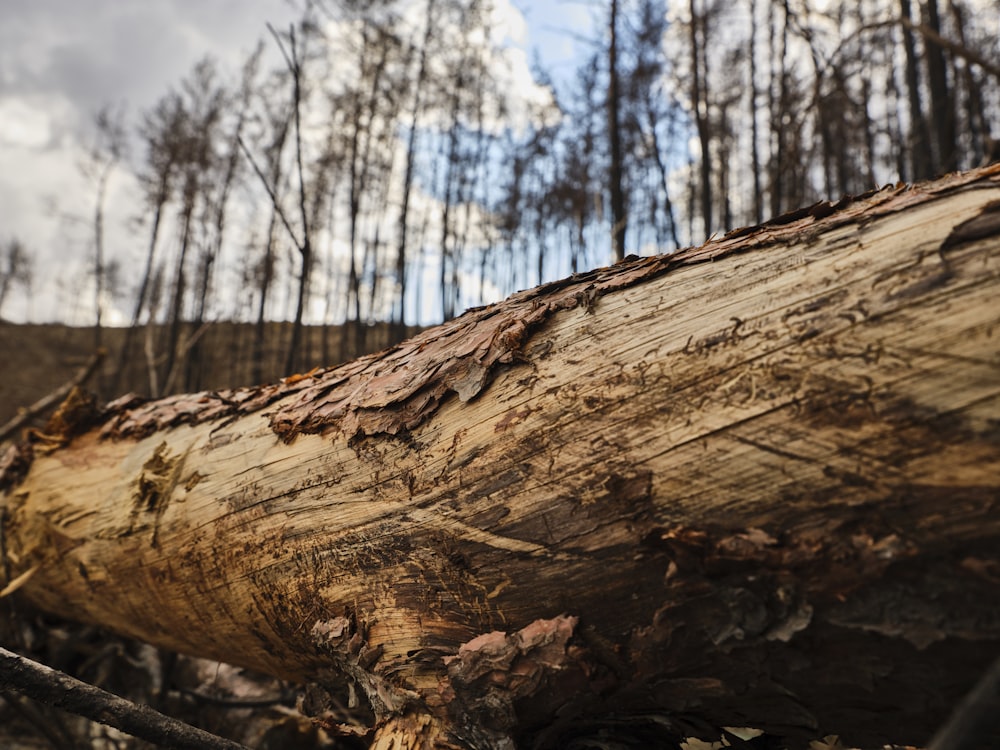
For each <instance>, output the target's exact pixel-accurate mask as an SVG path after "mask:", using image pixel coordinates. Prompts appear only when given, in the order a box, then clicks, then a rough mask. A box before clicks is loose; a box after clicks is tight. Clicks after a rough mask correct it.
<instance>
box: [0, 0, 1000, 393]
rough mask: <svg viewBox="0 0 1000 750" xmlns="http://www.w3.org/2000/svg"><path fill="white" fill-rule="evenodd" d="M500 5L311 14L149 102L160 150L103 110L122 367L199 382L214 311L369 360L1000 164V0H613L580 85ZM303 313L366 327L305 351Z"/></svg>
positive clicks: (98, 267) (100, 283)
mask: <svg viewBox="0 0 1000 750" xmlns="http://www.w3.org/2000/svg"><path fill="white" fill-rule="evenodd" d="M501 5H502V4H501V2H500V0H496V1H495V2H494V0H361V1H360V2H359V1H357V0H355V1H353V2H349V1H348V0H343V1H342V2H339V3H338V2H333V0H325V1H324V2H310V3H308V4H307V10H306V11H304V12H303V14H302V17H301V20H300V21H299V22H298V23H297V24H296V25H295V26H294V27H293V28H288V29H273V28H270V29H269V30H268V33H267V34H266V36H265V38H264V39H263V41H262V42H261V46H260V47H259V48H258V50H257V51H256V52H255V53H254V54H253V55H251V56H250V57H249V59H248V60H247V61H246V63H245V65H244V66H243V69H242V70H241V71H239V72H238V74H236V72H234V71H223V70H220V69H219V67H218V66H217V65H216V64H215V63H213V62H212V61H211V60H206V61H205V62H202V63H201V64H199V65H198V66H197V67H196V68H195V69H194V70H193V71H192V72H191V74H190V75H189V76H187V77H186V78H185V79H184V81H182V82H181V83H180V84H179V86H178V88H177V89H176V90H173V91H170V92H168V93H166V94H165V95H164V96H163V98H162V99H161V100H160V101H159V103H158V104H157V105H156V106H155V107H154V108H152V109H151V110H150V111H148V112H145V113H143V115H142V117H141V122H140V124H139V125H138V128H137V135H138V139H139V141H140V142H141V144H142V149H141V152H142V156H141V159H139V158H136V159H134V160H126V159H125V158H124V154H125V152H126V148H125V147H126V144H127V143H128V142H129V141H130V140H131V139H133V138H134V137H135V136H134V135H132V134H131V131H130V130H129V128H128V127H127V126H126V124H125V121H124V118H123V116H122V115H121V114H120V113H116V112H113V111H110V110H109V111H106V112H104V113H102V115H101V116H100V117H99V118H98V121H97V124H98V128H97V132H98V135H99V137H98V139H97V140H96V142H95V144H94V146H93V148H92V149H91V152H90V159H89V162H88V163H89V167H88V169H89V172H88V175H89V176H90V177H91V182H92V184H93V185H94V187H95V202H94V205H95V212H94V220H93V242H92V243H91V246H92V248H93V253H92V257H91V259H90V261H89V265H90V268H91V275H92V277H93V281H92V282H91V285H90V286H91V288H92V289H93V291H94V296H93V299H94V318H95V320H96V328H95V337H96V338H97V340H98V343H99V341H100V331H101V325H102V311H103V310H104V309H105V307H106V306H107V305H108V304H111V303H114V304H115V305H116V306H117V307H118V308H125V309H127V311H128V315H129V317H130V322H131V324H132V328H131V333H129V334H128V335H127V336H126V338H125V342H124V345H123V346H122V349H121V354H120V362H121V363H122V365H121V366H120V367H119V369H120V370H124V369H125V368H124V363H125V362H127V361H131V360H133V359H134V358H136V357H143V358H144V359H145V361H146V363H147V369H148V375H149V377H148V381H149V389H150V391H151V392H152V393H154V394H156V393H161V392H164V391H166V390H176V389H194V388H197V387H198V386H199V383H200V379H201V378H200V375H199V368H200V364H199V363H200V362H201V361H202V359H203V358H204V356H203V352H202V350H201V346H202V342H203V341H204V338H203V337H202V335H201V333H202V332H203V330H204V328H205V326H206V325H208V324H209V323H211V322H213V321H219V320H224V319H228V320H242V321H253V322H254V323H255V326H256V330H257V331H258V334H257V336H256V338H255V341H254V344H253V346H252V347H251V358H252V360H253V361H255V362H261V363H262V362H263V352H264V349H265V340H264V331H265V328H266V325H265V324H266V322H267V321H268V320H272V319H287V320H292V321H294V322H293V325H292V327H291V333H290V335H289V339H288V341H287V342H286V345H285V348H286V353H285V357H284V366H285V371H286V372H294V371H297V370H300V369H303V368H306V367H307V366H311V364H313V363H314V362H333V361H336V360H339V359H344V358H347V357H350V356H353V355H356V354H358V353H360V352H363V351H365V350H366V349H367V348H368V347H369V346H370V343H371V342H367V341H366V331H367V330H368V329H369V326H371V325H372V324H374V323H376V322H384V323H388V324H389V325H390V326H391V329H392V330H393V331H395V332H396V333H395V336H396V337H397V338H398V337H401V336H402V335H403V334H404V332H405V330H406V324H407V323H410V324H412V323H417V322H425V321H427V320H428V319H431V318H434V317H436V318H438V319H447V318H450V317H452V316H454V315H456V314H457V313H459V312H460V311H461V310H462V309H464V308H465V307H467V306H470V305H473V304H478V303H479V302H481V301H484V300H489V299H493V298H497V297H499V296H502V295H505V294H507V293H509V292H511V291H513V290H515V289H517V288H523V287H526V286H530V285H532V284H535V283H538V282H541V281H544V280H547V279H551V278H554V277H558V276H562V275H565V274H566V273H569V272H574V271H578V270H583V269H585V268H588V267H592V266H594V265H598V264H604V263H607V262H609V261H612V260H614V259H615V258H621V257H623V256H624V255H625V254H627V253H639V254H648V253H653V252H667V251H670V250H672V249H674V248H676V247H678V246H683V245H687V244H693V243H699V242H701V241H703V240H704V239H705V238H706V237H707V236H710V235H711V234H714V233H718V232H722V231H724V230H726V229H729V228H733V227H735V226H739V225H745V224H752V223H758V222H760V221H761V220H763V219H766V218H767V217H769V216H772V215H775V214H778V213H781V212H783V211H785V210H788V209H791V208H794V207H797V206H800V205H803V204H807V203H810V202H813V201H815V200H818V199H820V198H826V197H837V196H839V195H841V194H844V193H858V192H862V191H864V190H867V189H870V188H872V187H874V186H876V185H878V184H884V183H887V182H893V181H896V180H918V179H922V178H926V177H930V176H932V175H935V174H939V173H942V172H947V171H951V170H955V169H961V168H968V167H971V166H975V165H977V164H980V163H983V162H984V161H987V160H989V159H991V158H995V156H996V153H995V150H996V143H995V141H994V140H993V136H994V135H997V134H998V132H997V125H996V124H995V123H996V122H997V119H998V115H1000V87H998V81H1000V69H998V67H997V65H996V63H994V62H992V61H995V60H1000V40H998V39H997V36H996V33H997V26H996V23H995V19H996V17H997V14H998V13H1000V4H998V3H996V2H985V0H983V1H978V2H973V0H922V1H920V0H912V2H911V0H860V1H858V0H853V1H851V2H848V1H847V0H827V1H826V2H819V1H818V0H683V2H676V3H667V2H664V1H663V0H660V1H659V2H657V1H655V0H606V2H604V3H603V4H602V5H595V6H594V13H595V14H597V18H598V21H599V23H598V26H597V29H598V31H597V33H595V35H594V37H593V39H592V40H590V43H589V47H588V48H587V50H588V51H587V52H586V54H583V55H581V57H580V64H579V67H578V69H577V70H576V71H575V72H574V73H573V74H572V75H568V76H566V77H565V78H560V79H558V80H556V79H553V78H551V77H550V75H549V73H547V72H546V71H545V70H543V69H541V68H540V67H539V65H537V64H536V65H535V66H534V67H533V68H529V67H528V66H527V65H526V64H525V63H523V62H522V61H521V58H520V57H519V56H518V51H517V50H516V49H515V48H513V47H512V46H511V44H510V40H508V39H506V38H505V36H504V31H503V24H502V16H501V14H499V12H498V11H499V10H500V9H501V7H500V6H501ZM988 18H992V19H993V20H994V22H993V23H984V22H983V21H984V20H986V19H988ZM268 49H270V50H272V51H274V50H278V51H279V52H280V56H279V57H278V58H277V59H278V60H279V62H278V64H277V65H272V66H268V65H265V64H264V62H263V60H264V58H265V50H268ZM529 71H530V73H531V78H530V79H529V78H527V77H526V76H525V73H526V72H529ZM230 78H232V80H230ZM133 162H134V163H133ZM113 170H133V171H134V172H135V175H136V177H137V179H138V184H139V185H140V186H141V196H139V198H140V199H141V210H140V211H139V213H140V214H141V219H142V220H141V229H140V228H137V229H136V231H135V232H133V234H132V239H133V240H134V243H135V244H134V245H133V246H132V247H130V248H117V247H108V248H105V247H104V244H105V242H104V236H105V234H106V232H105V230H104V226H103V222H104V218H103V217H104V212H105V208H104V200H105V192H106V189H107V184H108V179H109V176H110V175H111V174H112V172H113ZM140 248H145V249H144V250H141V249H140ZM126 268H127V269H129V271H128V273H126V272H125V271H124V269H126ZM0 289H6V286H4V285H2V284H0ZM305 323H314V324H320V325H323V326H327V325H332V324H340V323H346V326H347V328H346V333H345V335H343V336H339V335H338V336H336V337H328V336H325V335H324V336H321V337H320V338H319V342H318V343H317V344H311V345H310V346H306V345H305V344H304V343H303V339H302V335H301V332H300V331H301V327H302V325H303V324H305ZM310 341H312V339H310ZM332 341H336V342H337V344H336V346H335V347H334V346H333V345H332V344H328V342H332ZM317 348H318V351H317V350H316V349H317ZM262 367H263V365H260V366H258V367H257V368H256V369H254V370H253V371H252V372H253V374H254V375H255V376H258V377H257V379H260V378H259V376H261V375H262V374H263V372H262Z"/></svg>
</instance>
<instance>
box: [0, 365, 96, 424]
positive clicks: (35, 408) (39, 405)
mask: <svg viewBox="0 0 1000 750" xmlns="http://www.w3.org/2000/svg"><path fill="white" fill-rule="evenodd" d="M107 355H108V350H107V349H104V348H103V347H102V348H100V349H98V350H97V352H95V353H94V356H92V357H91V358H90V360H89V361H88V362H87V364H85V365H84V366H83V367H81V368H80V370H79V371H78V372H77V373H76V375H74V376H73V377H72V378H71V379H70V380H67V381H66V382H65V383H63V384H62V385H61V386H59V387H58V388H56V389H55V390H54V391H52V392H51V393H50V394H48V395H47V396H45V397H43V398H40V399H38V401H36V402H35V403H33V404H32V405H31V406H29V407H28V408H26V409H21V410H20V411H19V412H18V414H17V416H15V417H14V418H13V419H11V420H10V421H9V422H7V424H5V425H4V426H3V427H0V441H2V440H6V439H7V438H8V437H10V436H11V435H13V434H14V433H15V432H17V430H18V429H19V428H20V427H21V426H22V425H24V424H25V423H27V422H29V421H31V420H32V419H34V418H35V417H36V416H38V415H39V414H41V413H42V412H43V411H45V410H46V409H48V408H49V407H50V406H52V405H53V404H56V403H59V402H60V401H62V400H63V399H64V398H66V395H67V394H68V393H69V392H70V391H71V390H73V388H74V387H76V386H78V385H81V384H83V383H85V382H86V381H87V380H88V379H89V378H90V376H91V375H93V374H94V371H95V370H97V367H98V366H99V365H100V364H101V362H103V361H104V358H105V357H106V356H107Z"/></svg>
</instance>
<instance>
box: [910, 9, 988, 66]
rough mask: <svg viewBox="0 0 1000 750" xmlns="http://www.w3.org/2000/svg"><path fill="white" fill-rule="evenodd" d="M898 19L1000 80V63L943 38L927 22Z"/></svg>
mask: <svg viewBox="0 0 1000 750" xmlns="http://www.w3.org/2000/svg"><path fill="white" fill-rule="evenodd" d="M898 20H899V23H900V24H902V25H903V26H905V27H906V28H907V29H909V30H910V31H915V32H917V33H918V34H920V36H922V37H924V39H926V40H927V41H929V42H931V43H932V44H936V45H937V46H939V47H942V48H944V49H946V50H948V51H949V52H951V53H952V54H953V55H957V56H958V57H961V58H962V59H963V60H965V61H967V62H970V63H973V64H975V65H978V66H979V67H980V68H982V69H983V70H985V71H986V72H987V73H989V74H990V75H992V76H994V77H995V78H996V79H997V80H1000V65H996V64H994V63H991V62H990V61H989V60H987V59H986V58H985V57H983V56H982V55H980V54H979V53H978V52H975V51H974V50H971V49H969V48H968V47H966V46H964V45H961V44H958V43H957V42H953V41H951V40H950V39H945V38H944V37H943V36H941V35H940V34H939V33H937V32H936V31H934V29H932V28H931V27H930V26H928V25H927V24H924V23H914V22H913V21H911V20H910V19H909V18H900V19H898Z"/></svg>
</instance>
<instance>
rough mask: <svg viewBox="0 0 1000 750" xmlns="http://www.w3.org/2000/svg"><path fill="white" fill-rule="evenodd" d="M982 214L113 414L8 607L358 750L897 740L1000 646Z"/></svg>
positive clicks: (917, 195)
mask: <svg viewBox="0 0 1000 750" xmlns="http://www.w3.org/2000/svg"><path fill="white" fill-rule="evenodd" d="M998 206H1000V169H998V168H996V167H994V168H989V169H985V170H980V171H979V172H977V173H972V174H967V175H959V176H953V177H951V178H947V179H946V180H944V181H941V182H939V183H929V184H927V185H923V186H920V187H919V188H918V189H903V188H902V187H897V188H893V189H888V190H885V191H881V192H877V193H875V194H873V195H871V196H868V197H866V198H864V199H861V200H858V201H854V202H847V201H845V202H843V203H842V204H839V205H837V206H833V205H830V204H823V205H821V206H817V207H813V209H812V210H811V211H804V212H800V214H799V215H797V216H793V217H786V219H785V220H783V221H781V222H775V223H772V224H768V225H763V226H762V227H760V228H757V229H755V230H748V231H744V232H741V233H734V234H732V235H730V236H727V237H726V238H722V239H721V240H718V241H716V242H713V243H709V244H707V245H706V246H704V247H702V248H698V249H694V250H691V251H686V252H684V253H681V254H679V255H677V256H675V257H664V258H659V259H639V260H634V261H629V262H626V263H623V264H620V265H618V266H615V267H613V268H609V269H603V270H600V271H597V272H594V273H592V274H586V275H582V276H580V277H577V278H574V279H569V280H566V281H564V282H561V283H558V284H555V285H550V286H548V287H541V288H539V289H537V290H532V291H529V292H525V293H521V294H519V295H515V297H514V298H512V299H511V300H508V301H507V302H505V303H501V304H500V305H499V306H497V307H495V308H487V309H483V310H478V311H474V312H472V313H469V314H467V315H466V316H463V317H462V318H460V319H458V320H457V321H453V322H452V323H449V324H446V325H445V326H443V327H441V328H439V329H434V330H431V331H428V332H426V333H424V334H422V335H421V336H420V337H418V338H417V339H415V340H413V341H411V342H408V343H407V344H404V345H402V346H401V347H399V348H397V349H394V350H390V351H389V352H387V353H384V354H383V355H381V356H377V357H374V358H369V359H365V360H361V361H359V362H358V363H354V364H352V365H348V366H345V368H341V369H339V370H333V371H321V372H317V373H313V374H310V375H307V376H305V377H295V378H291V379H288V381H287V382H286V383H285V384H284V385H281V386H276V387H272V388H271V389H257V390H254V389H246V390H243V391H237V392H233V393H230V394H222V395H221V396H220V395H217V394H204V395H198V394H195V395H193V396H190V397H181V398H180V399H173V400H167V401H164V402H159V403H157V404H152V405H145V406H140V405H135V404H132V405H129V404H122V405H119V406H118V407H116V409H115V410H113V413H112V414H111V415H110V416H107V417H105V418H104V421H103V422H101V423H100V424H98V425H96V426H95V427H94V429H91V430H89V431H86V432H85V433H84V434H82V435H78V436H75V437H74V438H73V439H72V441H71V442H70V443H69V445H68V446H65V447H62V446H60V445H59V443H60V442H65V441H58V440H57V441H56V445H57V447H55V448H54V449H52V450H51V452H45V451H44V450H42V448H43V447H44V445H45V443H44V442H41V443H40V442H37V441H36V446H38V450H37V451H36V455H35V456H34V459H33V462H32V463H31V466H30V470H29V471H28V472H27V474H26V476H24V477H23V478H21V479H18V480H17V481H16V483H15V484H13V486H11V487H9V488H8V489H7V491H6V493H5V494H4V495H3V499H2V503H3V509H4V526H3V532H4V549H5V550H6V556H7V559H6V562H7V566H8V570H9V576H10V578H14V577H16V576H19V575H21V576H24V575H25V574H26V572H27V571H29V570H32V569H34V573H33V574H31V575H29V576H27V577H26V579H25V580H22V581H21V582H20V583H22V585H21V587H20V594H19V595H21V596H23V597H25V598H26V599H27V600H29V601H30V602H32V603H33V604H35V605H37V606H39V607H41V608H43V609H46V610H49V611H52V612H57V613H60V614H63V615H66V616H69V617H73V618H76V619H80V620H84V621H89V622H95V623H100V624H102V625H104V626H107V627H109V628H112V629H114V630H116V631H119V632H121V633H124V634H126V635H130V636H134V637H137V638H141V639H144V640H147V641H150V642H152V643H155V644H157V645H159V646H162V647H166V648H171V649H176V650H179V651H183V652H188V653H193V654H198V655H202V656H207V657H211V658H216V659H220V660H223V661H227V662H232V663H236V664H241V665H245V666H249V667H253V668H256V669H259V670H262V671H265V672H268V673H271V674H274V675H278V676H281V677H285V678H289V679H293V680H317V679H319V680H325V681H326V682H327V683H328V684H333V683H335V682H337V681H338V680H343V679H348V680H350V681H352V682H353V683H354V684H355V685H356V686H357V687H358V688H359V689H360V691H362V692H363V693H364V694H365V695H366V696H367V697H368V699H369V701H370V703H371V704H372V706H373V708H374V711H375V715H376V717H377V721H378V723H379V726H380V727H381V730H380V733H379V735H378V739H377V741H376V746H378V747H385V748H388V747H393V746H395V747H425V746H434V745H435V743H437V745H436V746H441V747H444V746H455V747H513V745H512V744H511V743H512V742H513V741H514V740H518V739H519V740H522V741H523V740H524V738H527V737H533V738H535V739H538V738H542V739H541V740H539V741H540V742H542V744H543V745H544V743H545V742H549V743H550V746H559V743H561V742H563V741H564V739H565V737H566V736H567V735H566V733H567V732H569V733H570V734H572V733H573V732H576V731H583V729H580V727H581V726H582V727H584V728H585V727H586V726H589V725H588V724H587V722H588V721H589V722H591V723H594V726H597V724H599V721H598V718H597V717H599V716H601V715H604V714H607V715H608V716H612V715H614V716H622V715H627V714H628V713H629V712H630V711H632V712H634V713H636V714H642V715H644V716H648V715H650V714H652V713H656V712H659V713H660V714H662V715H663V716H669V717H671V719H670V721H672V722H674V724H673V725H672V726H673V729H672V730H671V731H674V732H675V733H676V734H677V735H679V736H683V735H684V734H688V733H691V732H696V733H697V731H701V730H700V729H699V728H700V727H704V726H705V725H706V724H708V725H711V726H715V727H720V726H723V725H745V724H747V723H753V724H754V725H755V726H761V727H762V728H767V729H769V731H774V732H777V733H784V734H787V735H788V736H792V737H794V736H798V737H809V736H817V735H822V734H823V733H840V734H842V735H845V736H846V738H848V739H850V738H851V737H852V736H853V737H855V738H857V741H859V742H873V741H876V740H880V739H882V737H881V735H880V734H879V732H880V731H881V730H880V729H879V722H880V721H881V722H882V723H883V724H885V726H884V730H885V732H888V733H890V734H891V733H892V732H894V731H895V732H897V733H898V735H901V736H894V737H892V738H891V739H892V740H893V741H896V742H904V741H919V740H920V739H921V738H922V736H926V734H927V730H928V727H931V728H932V727H933V725H934V722H936V721H939V720H941V719H942V718H943V714H944V713H945V712H946V711H947V708H948V705H949V703H948V702H949V701H951V700H953V699H954V698H955V697H956V696H957V695H959V694H960V693H961V691H962V690H963V689H964V688H965V687H967V686H968V685H969V684H971V682H972V681H973V680H974V679H975V672H974V670H975V667H976V664H977V663H980V662H982V663H983V664H985V660H983V658H982V657H977V656H975V655H974V651H975V649H974V646H975V645H976V644H978V646H979V647H982V648H983V649H985V651H986V652H995V651H997V650H1000V626H998V624H997V623H998V622H1000V617H997V615H998V614H1000V604H998V602H1000V597H995V598H994V599H993V600H990V598H989V595H988V592H990V591H993V592H994V593H995V591H996V587H997V584H998V582H1000V574H998V570H1000V555H998V554H997V550H1000V546H998V545H1000V514H998V512H997V505H996V503H997V500H998V498H1000V494H998V488H1000V442H998V438H997V434H998V425H1000V303H998V299H1000V221H998V219H997V217H998V216H1000V210H998ZM255 399H256V401H255ZM247 404H251V405H252V408H251V407H250V406H247ZM186 421H188V422H191V423H185V422H186ZM145 432H148V434H145V435H144V436H143V433H145ZM8 463H10V465H12V466H13V465H14V464H13V463H11V462H8ZM9 476H11V477H13V476H14V471H13V470H10V471H9ZM5 583H7V581H0V587H2V584H5ZM962 607H966V609H964V610H963V609H962ZM490 634H492V635H490ZM886 644H890V645H886ZM780 654H785V655H786V656H781V655H780ZM880 658H883V659H884V660H885V662H886V663H885V664H881V665H876V662H877V661H878V660H879V659H880ZM785 659H787V663H785V661H783V660H785ZM845 659H846V660H848V661H850V660H852V659H855V660H856V661H855V662H851V663H850V664H845V663H844V660H845ZM795 660H798V662H799V663H798V664H797V665H796V664H794V663H793V662H794V661H795ZM903 661H905V662H907V663H905V664H903V663H901V662H903ZM831 669H832V670H833V671H834V672H837V670H839V669H843V670H845V671H846V672H849V673H850V674H851V675H853V676H852V677H851V680H853V683H852V684H856V685H860V687H857V688H854V689H852V690H850V691H847V692H845V691H844V690H843V684H842V683H843V680H841V682H837V680H838V679H839V678H837V677H833V678H831V677H830V675H829V674H826V673H827V672H829V670H831ZM880 669H881V670H882V671H881V672H879V670H880ZM921 670H923V672H921ZM928 672H929V673H930V674H935V675H938V677H939V678H940V679H939V680H938V684H936V685H934V686H933V687H926V688H921V689H923V690H924V692H929V693H933V695H932V696H931V697H928V696H927V695H924V693H921V694H922V695H924V698H925V700H924V702H923V703H922V704H920V705H919V706H917V705H909V702H912V700H913V696H912V695H911V693H910V692H907V691H908V690H915V689H917V688H916V687H915V686H912V685H910V686H909V687H908V688H906V689H903V688H901V687H900V686H901V685H904V684H906V683H907V681H910V680H912V679H913V677H912V676H913V675H916V674H922V673H928ZM334 675H339V676H334ZM824 675H826V676H824ZM831 679H832V680H833V682H832V683H831V682H830V680H831ZM838 686H839V687H840V688H841V692H840V693H838V692H837V688H838ZM892 691H895V692H892ZM838 695H839V696H840V698H839V700H840V702H839V703H838V702H837V701H838ZM887 705H890V706H891V710H890V709H887V708H886V706H887ZM879 712H881V713H879ZM486 717H490V718H489V720H486ZM678 717H687V718H684V719H683V720H682V719H679V718H678ZM897 720H898V721H897ZM899 721H907V722H909V723H908V724H906V725H905V726H903V727H900V725H899ZM685 722H686V723H685ZM699 722H701V723H699ZM836 722H847V723H852V722H853V723H852V724H851V726H846V727H845V726H836V725H832V723H836ZM696 730H697V731H696ZM546 732H548V733H549V734H546ZM560 733H562V734H560ZM852 733H853V735H852ZM921 733H923V735H921ZM560 737H561V738H562V739H560ZM546 738H547V739H546ZM393 743H397V744H395V745H394V744H393Z"/></svg>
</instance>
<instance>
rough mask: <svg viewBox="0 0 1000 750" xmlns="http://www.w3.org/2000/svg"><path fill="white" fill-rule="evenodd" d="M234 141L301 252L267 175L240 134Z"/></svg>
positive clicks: (299, 244) (300, 246)
mask: <svg viewBox="0 0 1000 750" xmlns="http://www.w3.org/2000/svg"><path fill="white" fill-rule="evenodd" d="M236 142H237V143H239V144H240V148H241V149H242V150H243V153H244V155H245V156H246V157H247V161H249V162H250V166H251V167H253V171H254V172H256V173H257V176H258V177H259V178H260V182H261V184H262V185H263V186H264V190H266V191H267V196H268V197H269V198H270V199H271V205H272V206H274V210H275V211H277V212H278V218H279V219H281V223H282V224H283V225H284V226H285V230H286V231H287V232H288V236H289V237H291V238H292V243H293V244H294V245H295V247H296V249H298V250H299V252H301V251H302V250H301V248H302V243H301V242H299V238H298V237H296V236H295V230H294V229H292V225H291V224H289V223H288V218H287V217H286V216H285V212H284V210H283V209H282V208H281V204H280V203H279V202H278V196H277V195H275V194H274V190H273V189H271V185H270V183H268V181H267V177H265V176H264V173H263V172H262V171H261V169H260V167H259V166H257V160H256V159H254V158H253V154H251V153H250V149H248V148H247V144H246V143H244V142H243V137H242V136H239V137H237V138H236Z"/></svg>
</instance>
